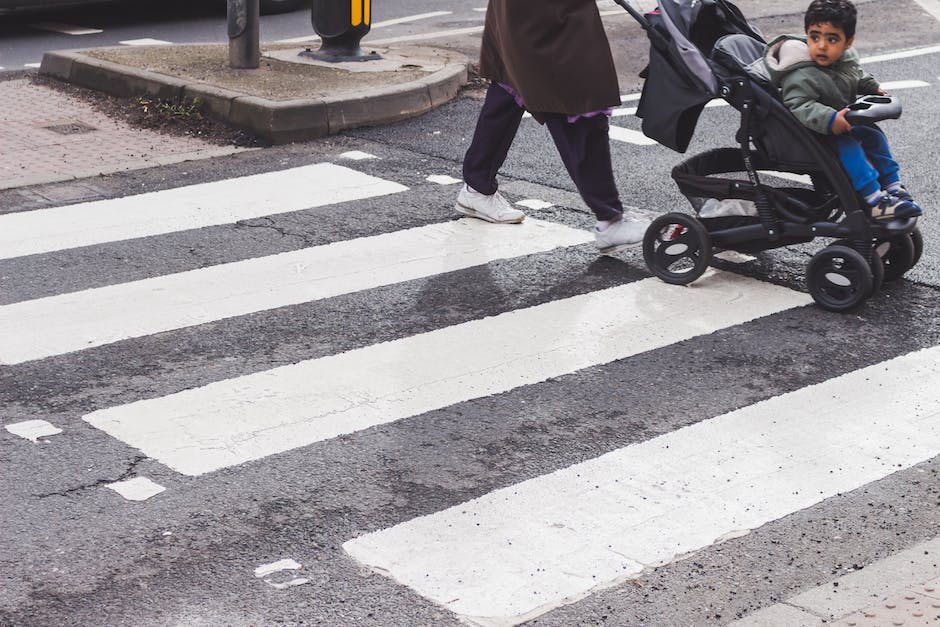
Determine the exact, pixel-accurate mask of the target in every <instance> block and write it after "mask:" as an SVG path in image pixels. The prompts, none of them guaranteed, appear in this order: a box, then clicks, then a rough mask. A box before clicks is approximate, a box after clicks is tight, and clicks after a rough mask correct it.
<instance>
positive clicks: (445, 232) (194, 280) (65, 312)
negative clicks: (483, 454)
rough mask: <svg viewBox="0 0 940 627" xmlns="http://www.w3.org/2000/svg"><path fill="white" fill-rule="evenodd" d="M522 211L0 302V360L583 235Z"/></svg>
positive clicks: (571, 241) (327, 293)
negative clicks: (504, 218) (506, 223)
mask: <svg viewBox="0 0 940 627" xmlns="http://www.w3.org/2000/svg"><path fill="white" fill-rule="evenodd" d="M592 240H593V237H592V236H591V234H590V233H589V232H588V231H585V230H581V229H573V228H570V227H566V226H563V225H559V224H555V223H552V222H544V221H539V220H535V219H529V220H526V221H525V222H523V223H522V224H521V225H519V226H514V227H512V228H506V227H502V226H498V225H491V224H488V223H485V222H483V221H481V220H470V219H466V220H456V221H452V222H446V223H443V224H432V225H430V226H424V227H416V228H413V229H407V230H403V231H396V232H393V233H387V234H382V235H375V236H372V237H366V238H360V239H355V240H347V241H341V242H335V243H332V244H329V245H326V246H317V247H314V248H306V249H302V250H298V251H293V252H288V253H281V254H279V255H272V256H269V257H261V258H256V259H249V260H246V261H239V262H234V263H229V264H222V265H218V266H211V267H208V268H200V269H197V270H190V271H188V272H182V273H179V274H173V275H167V276H161V277H156V278H151V279H144V280H141V281H134V282H132V283H123V284H119V285H111V286H107V287H101V288H96V289H91V290H85V291H81V292H75V293H71V294H61V295H57V296H50V297H46V298H40V299H36V300H31V301H24V302H19V303H14V304H11V305H5V306H0V364H15V363H21V362H24V361H29V360H33V359H41V358H44V357H49V356H51V355H59V354H63V353H68V352H71V351H75V350H80V349H84V348H91V347H94V346H101V345H104V344H109V343H112V342H117V341H120V340H124V339H127V338H132V337H141V336H144V335H149V334H153V333H160V332H163V331H170V330H173V329H181V328H184V327H189V326H195V325H197V324H202V323H205V322H211V321H215V320H222V319H224V318H231V317H234V316H240V315H245V314H249V313H254V312H257V311H264V310H267V309H274V308H275V307H283V306H286V305H295V304H298V303H304V302H309V301H312V300H317V299H322V298H329V297H332V296H337V295H339V294H347V293H351V292H355V291H359V290H365V289H370V288H375V287H379V286H381V285H388V284H391V283H399V282H401V281H407V280H411V279H416V278H420V277H425V276H430V275H434V274H440V273H443V272H450V271H453V270H458V269H461V268H466V267H470V266H475V265H480V264H483V263H487V262H490V261H495V260H497V259H506V258H511V257H518V256H522V255H531V254H535V253H539V252H544V251H547V250H551V249H553V248H558V247H563V246H574V245H578V244H583V243H585V242H588V241H592Z"/></svg>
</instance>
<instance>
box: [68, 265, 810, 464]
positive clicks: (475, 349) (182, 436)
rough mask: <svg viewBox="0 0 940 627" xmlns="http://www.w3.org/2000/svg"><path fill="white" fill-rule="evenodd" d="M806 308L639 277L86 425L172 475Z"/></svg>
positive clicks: (794, 295) (731, 290) (718, 279)
mask: <svg viewBox="0 0 940 627" xmlns="http://www.w3.org/2000/svg"><path fill="white" fill-rule="evenodd" d="M744 292H747V294H748V297H747V298H746V299H745V298H742V295H743V293H744ZM809 302H811V301H810V299H809V297H808V296H806V295H805V294H801V293H798V292H794V291H791V290H788V289H784V288H780V287H777V286H774V285H770V284H765V283H759V282H757V281H754V280H752V279H747V278H744V277H740V276H737V275H732V274H725V273H716V274H715V275H713V276H712V277H710V278H706V279H701V280H699V282H697V283H696V284H695V286H694V287H692V288H684V287H677V286H671V285H666V284H664V283H662V282H661V281H659V280H658V279H645V280H642V281H639V282H637V283H631V284H629V285H625V286H622V287H617V288H611V289H607V290H601V291H598V292H593V293H590V294H586V295H582V296H576V297H572V298H567V299H563V300H557V301H553V302H550V303H546V304H543V305H538V306H535V307H530V308H527V309H521V310H515V311H511V312H508V313H505V314H501V315H498V316H494V317H492V318H485V319H482V320H475V321H471V322H467V323H464V324H459V325H455V326H451V327H447V328H443V329H440V330H437V331H431V332H428V333H423V334H420V335H415V336H412V337H407V338H403V339H400V340H396V341H392V342H387V343H384V344H377V345H373V346H369V347H366V348H362V349H357V350H353V351H349V352H347V353H342V354H339V355H333V356H329V357H324V358H320V359H314V360H309V361H306V362H301V363H298V364H294V365H290V366H285V367H281V368H276V369H274V370H269V371H266V372H260V373H256V374H251V375H247V376H243V377H239V378H236V379H230V380H227V381H220V382H217V383H213V384H210V385H207V386H204V387H201V388H197V389H192V390H186V391H183V392H179V393H177V394H173V395H170V396H165V397H162V398H155V399H149V400H142V401H138V402H135V403H131V404H128V405H123V406H118V407H113V408H109V409H103V410H99V411H96V412H93V413H91V414H88V415H87V416H85V420H86V421H88V422H89V423H90V424H91V425H93V426H95V427H97V428H99V429H102V430H103V431H105V432H107V433H109V434H110V435H112V436H113V437H115V438H117V439H119V440H122V441H124V442H126V443H128V444H130V445H131V446H133V447H135V448H138V449H140V450H141V451H143V452H144V453H145V454H146V455H148V456H150V457H153V458H155V459H157V460H158V461H160V462H162V463H164V464H166V465H167V466H169V467H171V468H173V469H174V470H177V471H178V472H181V473H183V474H187V475H201V474H204V473H207V472H211V471H213V470H218V469H221V468H225V467H228V466H233V465H237V464H241V463H244V462H247V461H251V460H255V459H260V458H262V457H265V456H267V455H272V454H275V453H279V452H283V451H287V450H290V449H293V448H297V447H300V446H304V445H308V444H312V443H314V442H318V441H321V440H324V439H328V438H333V437H336V436H339V435H342V434H347V433H352V432H355V431H359V430H362V429H366V428H369V427H371V426H374V425H379V424H385V423H389V422H393V421H395V420H400V419H403V418H407V417H410V416H415V415H418V414H422V413H425V412H428V411H432V410H435V409H440V408H443V407H447V406H449V405H452V404H455V403H459V402H462V401H466V400H470V399H474V398H480V397H483V396H487V395H491V394H498V393H500V392H506V391H508V390H512V389H514V388H517V387H519V386H522V385H527V384H532V383H537V382H540V381H544V380H546V379H548V378H550V377H556V376H560V375H564V374H568V373H571V372H575V371H577V370H580V369H583V368H587V367H590V366H594V365H599V364H605V363H610V362H612V361H615V360H618V359H623V358H626V357H629V356H631V355H636V354H638V353H641V352H644V351H648V350H652V349H655V348H660V347H663V346H667V345H669V344H672V343H675V342H679V341H682V340H685V339H688V338H690V337H695V336H697V335H701V334H705V333H710V332H713V331H715V330H717V329H722V328H725V327H729V326H732V325H736V324H741V323H743V322H746V321H749V320H753V319H755V318H759V317H762V316H766V315H769V314H772V313H775V312H779V311H782V310H785V309H789V308H792V307H799V306H803V305H806V304H808V303H809ZM651 320H656V322H657V324H655V325H650V321H651Z"/></svg>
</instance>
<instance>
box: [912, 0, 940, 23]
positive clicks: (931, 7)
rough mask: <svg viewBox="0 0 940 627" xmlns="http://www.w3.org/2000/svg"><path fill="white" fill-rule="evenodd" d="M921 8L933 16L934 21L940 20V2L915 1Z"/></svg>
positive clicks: (934, 0) (933, 0) (932, 0)
mask: <svg viewBox="0 0 940 627" xmlns="http://www.w3.org/2000/svg"><path fill="white" fill-rule="evenodd" d="M914 2H916V3H917V4H919V5H920V6H921V8H922V9H923V10H924V11H926V12H927V13H929V14H930V15H932V16H933V17H934V19H937V20H940V2H938V0H914Z"/></svg>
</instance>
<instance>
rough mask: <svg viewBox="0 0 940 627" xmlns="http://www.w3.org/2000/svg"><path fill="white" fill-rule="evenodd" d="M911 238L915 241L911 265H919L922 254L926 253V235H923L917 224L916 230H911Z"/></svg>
mask: <svg viewBox="0 0 940 627" xmlns="http://www.w3.org/2000/svg"><path fill="white" fill-rule="evenodd" d="M911 240H912V241H913V242H914V261H913V262H911V267H912V268H913V267H914V266H916V265H917V262H918V261H920V256H921V255H922V254H923V253H924V236H923V235H921V233H920V229H919V228H917V227H916V226H915V227H914V230H913V231H911Z"/></svg>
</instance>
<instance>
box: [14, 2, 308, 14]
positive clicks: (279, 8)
mask: <svg viewBox="0 0 940 627" xmlns="http://www.w3.org/2000/svg"><path fill="white" fill-rule="evenodd" d="M120 1H121V0H0V15H3V14H5V13H12V12H14V11H16V12H21V11H23V12H27V11H28V12H39V11H44V10H48V9H56V8H65V7H76V6H85V5H92V4H99V5H100V4H107V3H113V2H120ZM206 1H207V2H208V1H215V2H218V3H219V4H220V5H224V2H223V1H222V0H206ZM310 2H311V0H261V13H262V15H270V14H274V13H286V12H288V11H296V10H297V9H301V8H303V7H305V6H309V5H310Z"/></svg>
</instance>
